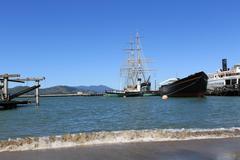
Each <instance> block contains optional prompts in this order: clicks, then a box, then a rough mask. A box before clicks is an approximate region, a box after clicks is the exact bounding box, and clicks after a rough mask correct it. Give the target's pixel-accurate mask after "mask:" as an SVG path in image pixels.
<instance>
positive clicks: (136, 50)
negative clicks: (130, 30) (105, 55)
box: [105, 33, 155, 97]
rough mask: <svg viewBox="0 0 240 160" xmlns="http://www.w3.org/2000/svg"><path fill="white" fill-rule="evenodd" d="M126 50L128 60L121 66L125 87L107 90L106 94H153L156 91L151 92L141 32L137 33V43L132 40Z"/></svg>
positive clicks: (131, 95)
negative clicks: (141, 42)
mask: <svg viewBox="0 0 240 160" xmlns="http://www.w3.org/2000/svg"><path fill="white" fill-rule="evenodd" d="M126 51H127V54H128V58H127V62H126V65H124V67H123V68H121V75H122V77H123V78H124V86H125V87H124V88H123V90H112V91H105V93H106V96H117V97H136V96H144V94H146V95H153V94H154V93H155V92H150V89H151V82H150V75H147V71H149V70H146V65H145V64H146V63H147V60H146V59H145V58H143V55H142V49H141V46H140V36H139V33H137V34H136V40H135V44H134V43H133V41H132V40H130V47H129V49H126Z"/></svg>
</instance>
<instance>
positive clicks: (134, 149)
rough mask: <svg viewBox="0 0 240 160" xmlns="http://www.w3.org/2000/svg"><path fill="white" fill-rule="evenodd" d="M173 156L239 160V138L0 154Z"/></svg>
mask: <svg viewBox="0 0 240 160" xmlns="http://www.w3.org/2000/svg"><path fill="white" fill-rule="evenodd" d="M175 158H178V159H186V160H188V159H189V160H190V159H194V160H198V159H199V160H200V159H204V160H208V159H209V160H213V159H216V160H218V159H219V160H221V159H227V160H231V159H232V160H235V159H239V158H240V138H221V139H201V140H181V141H180V140H178V141H163V142H137V143H116V144H101V145H89V146H76V147H69V148H58V149H46V150H34V151H30V150H29V151H16V152H1V153H0V159H5V160H8V159H9V160H10V159H19V160H23V159H24V160H28V159H29V160H30V159H45V160H64V159H69V160H75V159H76V160H77V159H85V160H87V159H91V160H95V159H96V160H97V159H105V160H112V159H115V160H120V159H121V160H122V159H128V160H143V159H151V160H157V159H161V160H165V159H166V160H167V159H175Z"/></svg>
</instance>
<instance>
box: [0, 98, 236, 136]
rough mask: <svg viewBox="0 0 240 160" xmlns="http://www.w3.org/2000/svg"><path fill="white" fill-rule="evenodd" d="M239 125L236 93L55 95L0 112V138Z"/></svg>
mask: <svg viewBox="0 0 240 160" xmlns="http://www.w3.org/2000/svg"><path fill="white" fill-rule="evenodd" d="M230 127H240V97H206V98H169V99H168V100H167V101H164V100H161V98H160V97H137V98H136V97H135V98H114V97H59V98H42V99H41V106H39V107H38V108H37V107H35V106H34V105H33V106H27V107H20V108H18V109H15V110H6V111H1V112H0V139H8V138H17V137H28V136H48V135H62V134H66V133H79V132H92V131H116V130H139V129H155V128H160V129H179V128H190V129H191V128H199V129H205V128H211V129H213V128H230Z"/></svg>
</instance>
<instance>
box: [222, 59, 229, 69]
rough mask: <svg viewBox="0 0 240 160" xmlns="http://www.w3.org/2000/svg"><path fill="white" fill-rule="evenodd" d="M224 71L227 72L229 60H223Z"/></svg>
mask: <svg viewBox="0 0 240 160" xmlns="http://www.w3.org/2000/svg"><path fill="white" fill-rule="evenodd" d="M222 70H223V71H227V70H228V68H227V59H222Z"/></svg>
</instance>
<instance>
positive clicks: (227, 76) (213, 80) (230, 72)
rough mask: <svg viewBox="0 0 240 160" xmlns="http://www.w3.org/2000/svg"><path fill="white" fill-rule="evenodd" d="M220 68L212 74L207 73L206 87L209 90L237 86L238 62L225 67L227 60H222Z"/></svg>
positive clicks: (239, 78) (239, 71)
mask: <svg viewBox="0 0 240 160" xmlns="http://www.w3.org/2000/svg"><path fill="white" fill-rule="evenodd" d="M222 65H223V67H222V69H220V70H219V71H217V72H216V73H213V74H208V77H209V79H208V87H207V89H208V90H210V91H214V90H216V89H220V88H224V87H226V88H235V89H237V88H239V84H240V64H239V65H234V66H233V67H232V68H231V69H229V68H227V60H226V59H223V60H222Z"/></svg>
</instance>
